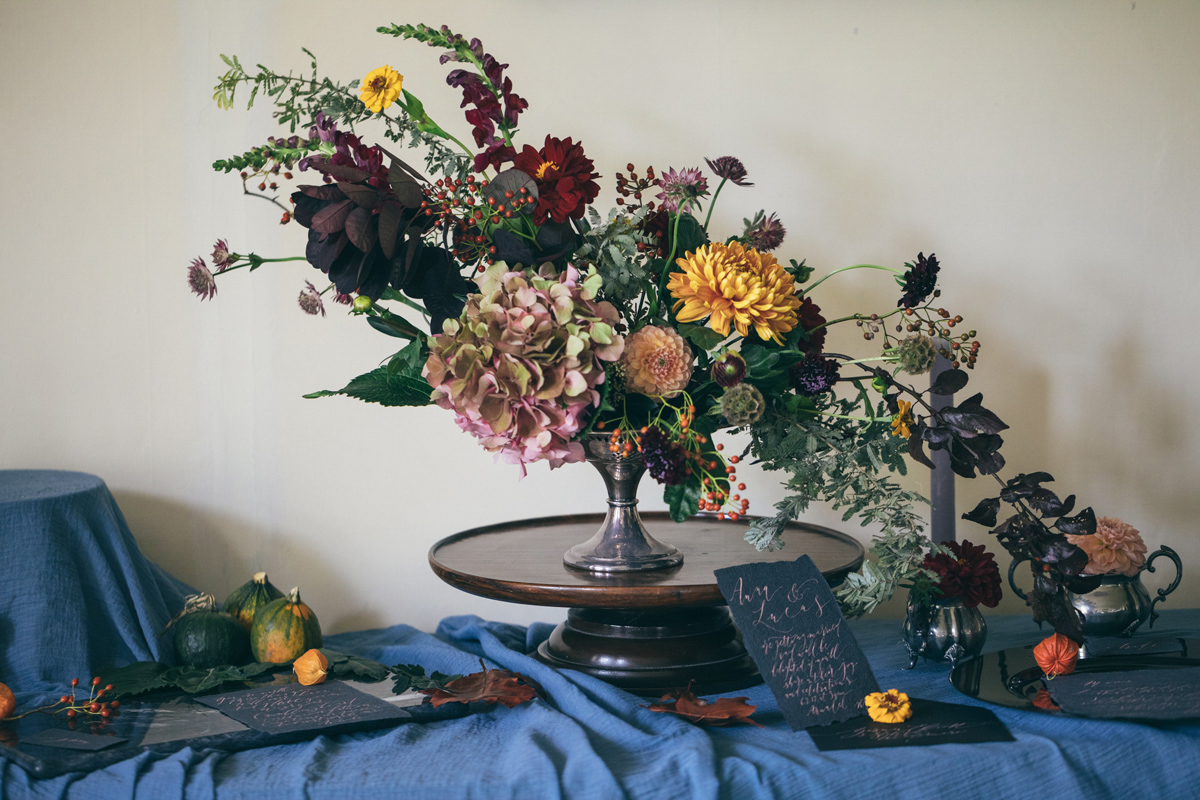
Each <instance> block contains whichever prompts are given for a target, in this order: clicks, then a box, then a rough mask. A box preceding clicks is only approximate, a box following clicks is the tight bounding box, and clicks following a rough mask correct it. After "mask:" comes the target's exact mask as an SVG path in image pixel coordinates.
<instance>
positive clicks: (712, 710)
mask: <svg viewBox="0 0 1200 800" xmlns="http://www.w3.org/2000/svg"><path fill="white" fill-rule="evenodd" d="M749 699H750V698H748V697H722V698H720V699H718V700H714V701H713V702H711V703H709V702H707V701H705V700H701V699H700V698H699V697H697V696H696V695H694V694H693V693H692V689H691V686H690V685H689V686H688V688H687V689H676V690H674V691H672V692H668V693H667V694H664V695H663V696H662V699H661V700H659V701H658V702H657V703H651V704H650V705H648V706H642V708H648V709H650V710H651V711H665V712H667V713H670V714H675V715H677V716H680V717H683V718H684V719H686V720H689V721H690V722H695V723H699V724H701V725H710V726H712V727H723V726H726V725H736V724H738V723H740V722H744V723H746V724H747V725H755V726H757V727H759V728H761V727H762V725H760V724H759V723H757V722H755V721H754V720H752V719H750V715H751V714H753V713H754V709H756V708H758V706H752V705H750V704H749V703H747V702H746V701H747V700H749Z"/></svg>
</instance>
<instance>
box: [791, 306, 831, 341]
mask: <svg viewBox="0 0 1200 800" xmlns="http://www.w3.org/2000/svg"><path fill="white" fill-rule="evenodd" d="M796 318H797V324H798V325H799V326H800V328H801V329H802V330H803V331H804V332H805V333H806V334H808V341H807V342H802V343H801V344H800V349H801V350H803V351H804V352H805V353H808V354H813V353H820V352H821V351H822V350H824V349H825V330H826V329H825V328H823V327H821V326H822V325H824V324H825V317H823V316H821V307H820V306H818V305H817V304H816V303H814V302H813V301H812V299H811V298H808V297H806V298H804V299H803V300H802V301H800V308H798V309H796ZM818 329H819V330H818Z"/></svg>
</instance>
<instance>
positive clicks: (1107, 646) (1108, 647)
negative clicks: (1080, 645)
mask: <svg viewBox="0 0 1200 800" xmlns="http://www.w3.org/2000/svg"><path fill="white" fill-rule="evenodd" d="M1086 646H1087V655H1088V658H1095V657H1096V656H1149V655H1159V654H1163V653H1182V652H1183V642H1182V641H1181V640H1180V639H1178V638H1174V637H1168V636H1155V637H1146V638H1143V639H1132V638H1131V639H1124V638H1121V637H1117V636H1113V637H1107V638H1100V639H1088V640H1087V645H1086Z"/></svg>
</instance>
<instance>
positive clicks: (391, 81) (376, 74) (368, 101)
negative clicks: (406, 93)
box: [358, 64, 404, 114]
mask: <svg viewBox="0 0 1200 800" xmlns="http://www.w3.org/2000/svg"><path fill="white" fill-rule="evenodd" d="M403 84H404V76H403V75H401V74H400V73H399V72H396V70H394V69H392V68H391V67H389V66H388V65H387V64H384V65H383V66H382V67H380V68H379V69H373V70H371V71H370V72H368V73H367V77H365V78H363V82H362V88H361V89H360V90H359V93H358V96H359V99H361V100H362V101H363V103H364V104H365V105H366V107H367V108H369V109H371V111H373V112H374V113H376V114H378V113H379V112H380V111H383V110H384V109H385V108H387V107H388V106H390V105H391V104H392V103H394V102H396V98H398V97H399V96H400V88H401V86H403Z"/></svg>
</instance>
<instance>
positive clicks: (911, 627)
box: [902, 594, 987, 669]
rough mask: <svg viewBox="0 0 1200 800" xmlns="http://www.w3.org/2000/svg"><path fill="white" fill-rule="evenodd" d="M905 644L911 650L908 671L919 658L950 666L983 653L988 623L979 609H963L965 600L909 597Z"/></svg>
mask: <svg viewBox="0 0 1200 800" xmlns="http://www.w3.org/2000/svg"><path fill="white" fill-rule="evenodd" d="M903 635H904V638H903V640H902V643H903V644H904V647H905V648H906V649H907V650H908V656H909V662H908V669H912V668H913V667H915V666H916V665H917V659H918V658H925V659H928V660H931V661H948V662H950V665H951V666H957V665H958V662H960V661H962V660H964V659H966V658H968V657H970V656H977V655H979V654H980V653H981V652H983V645H984V642H986V641H987V623H986V622H984V620H983V614H981V613H980V611H979V609H978V608H968V607H967V606H965V605H963V601H962V598H960V597H955V598H953V599H942V598H937V599H933V600H917V599H914V598H913V596H912V595H911V594H910V595H909V597H908V614H907V615H906V616H905V617H904V628H903Z"/></svg>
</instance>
